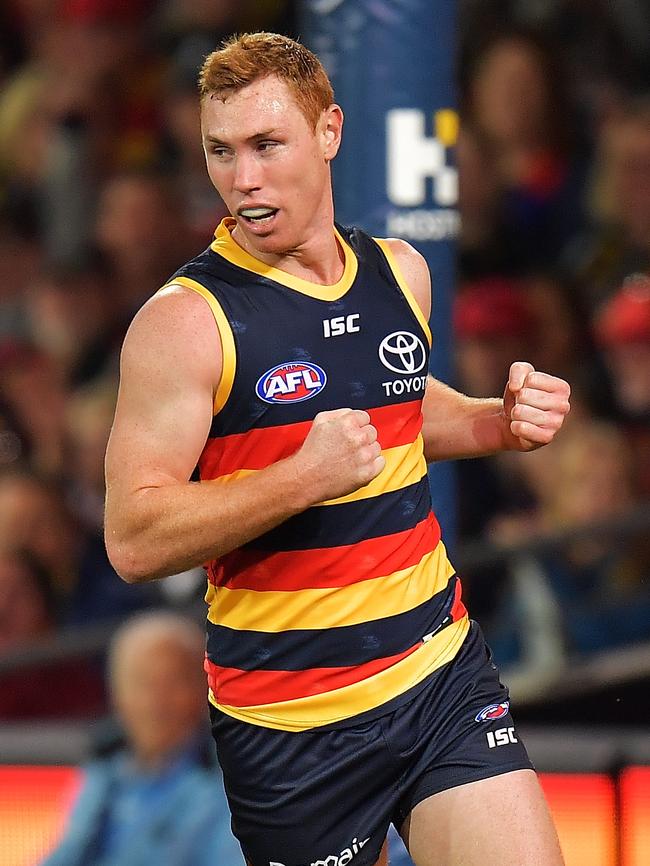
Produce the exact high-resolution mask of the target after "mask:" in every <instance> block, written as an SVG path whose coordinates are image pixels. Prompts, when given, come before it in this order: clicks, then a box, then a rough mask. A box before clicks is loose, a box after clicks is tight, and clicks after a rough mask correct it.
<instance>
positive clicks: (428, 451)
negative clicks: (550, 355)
mask: <svg viewBox="0 0 650 866" xmlns="http://www.w3.org/2000/svg"><path fill="white" fill-rule="evenodd" d="M389 244H390V246H391V250H392V252H393V255H394V256H395V258H396V259H397V261H398V264H399V266H400V269H401V271H402V274H403V276H404V278H405V280H406V282H407V284H408V286H409V288H410V289H411V292H412V293H413V295H414V296H415V299H416V301H417V302H418V304H419V306H420V308H421V309H422V312H423V313H424V315H425V317H426V318H427V319H428V318H429V316H430V314H431V278H430V275H429V268H428V266H427V263H426V260H425V259H424V258H423V256H421V255H420V253H418V252H417V251H416V250H415V249H413V247H412V246H411V245H410V244H407V243H406V242H405V241H401V240H396V239H390V240H389ZM569 395H570V388H569V385H568V383H567V382H565V381H564V380H563V379H558V378H557V377H556V376H551V375H549V374H548V373H542V372H539V371H536V370H535V369H534V368H533V366H532V365H531V364H528V363H526V362H523V361H517V362H515V363H513V364H512V365H511V367H510V371H509V375H508V382H507V383H506V387H505V390H504V394H503V398H495V399H487V400H485V399H478V398H475V397H466V396H465V395H464V394H460V393H459V392H458V391H455V390H454V389H453V388H450V387H449V386H448V385H445V384H443V383H442V382H439V381H438V380H437V379H434V378H433V377H429V379H428V382H427V388H426V392H425V396H424V401H423V404H422V412H423V415H424V424H423V428H422V435H423V437H424V454H425V457H426V459H427V461H429V462H432V461H434V460H451V459H456V458H462V457H481V456H485V455H487V454H493V453H495V452H497V451H505V450H515V451H532V450H534V449H535V448H540V447H541V446H542V445H547V444H548V443H549V442H551V441H552V439H553V438H554V436H555V434H556V433H557V431H558V430H559V429H560V427H561V426H562V423H563V422H564V418H565V416H566V414H567V413H568V411H569Z"/></svg>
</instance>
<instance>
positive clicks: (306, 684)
mask: <svg viewBox="0 0 650 866" xmlns="http://www.w3.org/2000/svg"><path fill="white" fill-rule="evenodd" d="M421 646H422V641H418V643H417V644H415V646H412V647H411V648H410V649H407V650H406V651H405V652H402V653H399V654H398V655H394V656H388V657H387V658H382V659H375V660H373V661H371V662H366V664H363V665H353V666H352V667H345V668H309V669H308V670H304V671H242V670H239V669H238V668H222V667H220V666H219V665H215V664H214V663H213V662H211V661H210V660H209V659H208V658H206V660H205V670H206V673H207V675H208V684H209V686H210V688H211V689H212V693H213V694H214V696H215V697H216V699H217V701H219V703H220V704H226V705H228V706H232V707H246V706H253V705H257V704H273V703H275V702H276V701H291V700H294V699H295V698H306V697H309V695H320V694H323V693H324V692H330V691H333V690H334V689H340V688H343V686H349V685H351V684H352V683H356V682H360V681H361V680H364V679H367V678H368V677H371V676H373V674H378V673H380V672H381V671H384V670H386V669H387V668H389V667H392V666H393V665H394V664H397V662H400V661H402V659H405V658H406V657H407V656H409V655H411V653H413V652H415V650H416V649H418V648H419V647H421Z"/></svg>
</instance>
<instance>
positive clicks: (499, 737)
mask: <svg viewBox="0 0 650 866" xmlns="http://www.w3.org/2000/svg"><path fill="white" fill-rule="evenodd" d="M486 737H487V741H488V746H489V747H490V748H491V749H494V748H496V747H497V746H507V745H508V743H518V742H519V740H518V739H517V737H516V736H515V729H514V728H499V730H498V731H488V732H487V734H486Z"/></svg>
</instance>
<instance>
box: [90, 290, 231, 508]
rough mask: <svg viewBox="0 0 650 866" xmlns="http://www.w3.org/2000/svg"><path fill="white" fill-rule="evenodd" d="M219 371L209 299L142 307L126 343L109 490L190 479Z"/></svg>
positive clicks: (205, 433)
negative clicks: (205, 302) (208, 305)
mask: <svg viewBox="0 0 650 866" xmlns="http://www.w3.org/2000/svg"><path fill="white" fill-rule="evenodd" d="M188 306H189V309H188ZM219 371H220V344H219V338H218V332H217V328H216V323H215V322H214V319H213V318H212V314H211V312H210V310H209V309H208V308H207V305H205V304H204V301H203V300H202V299H200V298H197V299H196V300H194V299H188V300H187V302H186V303H183V301H182V299H181V298H179V297H177V298H175V299H174V298H172V299H170V300H168V301H167V302H166V306H165V301H164V300H163V303H162V304H158V305H157V307H156V306H154V307H153V309H151V308H150V309H146V308H143V310H141V311H140V313H139V314H138V316H136V319H135V320H134V322H133V324H132V326H131V328H130V329H129V333H128V334H127V337H126V339H125V342H124V347H123V350H122V363H121V377H120V390H119V395H118V401H117V408H116V413H115V422H114V424H113V430H112V432H111V437H110V440H109V445H108V449H107V455H106V478H107V486H108V489H109V495H110V491H111V489H112V487H114V486H115V485H116V486H117V488H118V489H119V490H121V491H122V492H124V493H126V492H128V491H134V490H137V489H140V488H143V487H156V486H160V485H162V484H166V483H174V482H178V483H183V482H186V481H187V480H188V479H189V477H190V475H191V473H192V471H193V469H194V466H195V465H196V462H197V459H198V457H199V455H200V454H201V451H202V449H203V446H204V444H205V441H206V439H207V436H208V433H209V430H210V424H211V421H212V408H213V401H214V393H215V390H216V386H217V384H218V375H219Z"/></svg>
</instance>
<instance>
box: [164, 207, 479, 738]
mask: <svg viewBox="0 0 650 866" xmlns="http://www.w3.org/2000/svg"><path fill="white" fill-rule="evenodd" d="M234 225H235V223H234V220H232V219H231V218H227V219H225V220H224V221H223V222H222V223H221V224H220V226H219V227H218V229H217V231H216V232H215V239H214V242H213V243H212V244H211V246H210V247H209V248H208V249H207V250H205V252H203V253H202V254H201V255H199V256H197V257H196V258H195V259H193V260H192V261H190V262H188V263H187V264H186V265H184V266H183V267H182V268H180V270H179V271H178V272H177V273H176V274H175V275H174V277H173V278H172V279H171V280H170V282H173V283H175V284H181V285H184V286H186V287H188V288H190V289H192V290H194V291H196V292H198V293H199V294H200V295H202V296H203V297H204V298H205V300H206V301H207V302H208V304H209V305H210V307H211V309H212V312H213V314H214V316H215V319H216V321H217V325H218V328H219V332H220V337H221V343H222V349H223V373H222V377H221V380H220V383H219V386H218V389H217V393H216V397H215V405H214V418H213V421H212V426H211V429H210V434H209V437H208V440H207V442H206V444H205V447H204V449H203V452H202V454H201V456H200V459H199V462H198V466H197V470H196V473H195V478H197V480H200V481H208V480H210V481H215V482H216V483H219V484H222V485H223V495H224V496H227V495H228V484H231V483H232V482H233V481H236V479H238V478H242V477H245V476H248V475H254V474H255V473H256V472H259V471H261V470H263V469H264V468H265V467H266V466H269V465H270V464H272V463H274V462H276V461H278V460H281V459H283V458H285V457H288V456H290V455H291V454H293V453H295V451H297V450H298V448H299V447H300V446H301V445H302V443H303V442H304V440H305V437H306V436H307V433H308V431H309V429H310V426H311V423H312V421H313V419H314V416H315V415H316V414H317V413H319V412H323V411H327V410H332V409H339V408H341V407H349V408H352V409H364V410H366V411H367V412H368V413H369V414H370V419H371V423H372V424H373V425H374V426H375V427H376V428H377V432H378V441H379V443H380V445H381V448H382V454H383V456H384V458H385V460H386V465H385V468H384V469H383V470H382V471H381V472H380V473H379V475H378V476H377V477H376V478H375V479H374V480H373V481H371V482H370V483H369V484H367V485H366V486H365V487H362V488H361V489H360V490H357V491H355V492H353V493H351V494H349V495H347V496H342V497H340V498H338V499H333V500H329V501H327V502H321V503H319V504H318V505H316V506H314V507H312V508H309V509H307V510H306V511H303V512H302V513H300V514H298V515H296V516H294V517H291V518H289V519H288V520H286V521H285V522H283V523H282V524H280V525H279V526H277V527H276V528H275V529H272V530H271V531H269V532H267V533H265V534H264V535H262V536H260V537H258V538H256V539H254V540H253V541H251V542H249V543H247V544H245V545H243V546H242V547H240V548H238V549H237V550H234V551H232V552H231V553H228V554H226V555H224V556H222V557H220V558H219V559H218V560H215V561H213V562H210V563H208V565H207V572H208V581H209V583H208V590H207V594H206V601H207V604H208V617H207V651H206V662H205V666H206V671H207V674H208V683H209V697H210V701H211V702H212V703H213V704H214V705H215V706H216V707H218V708H219V709H220V710H221V711H222V712H224V713H226V714H228V715H230V716H233V717H234V718H236V719H240V720H242V721H246V722H250V723H252V724H256V725H262V726H266V727H270V728H277V729H281V730H289V731H298V730H304V729H309V728H314V727H318V726H322V725H329V724H336V723H344V722H345V720H348V719H351V718H353V717H355V716H358V715H360V714H364V718H365V714H368V713H370V714H371V715H372V714H373V713H374V712H376V713H379V712H381V711H385V709H386V705H387V704H389V703H390V705H391V706H392V705H393V704H395V703H399V699H400V697H401V696H404V695H406V694H407V693H408V692H409V691H410V690H411V689H413V688H414V687H415V686H417V685H418V684H419V683H423V682H424V680H425V678H426V677H427V676H428V674H430V673H431V672H432V671H434V670H436V669H437V668H439V667H440V666H441V665H443V664H445V663H446V662H448V661H450V660H451V659H452V658H453V657H454V656H455V654H456V653H457V651H458V649H459V648H460V645H461V644H462V642H463V640H464V638H465V635H466V634H467V631H468V628H469V624H468V619H467V613H466V610H465V608H464V606H463V603H462V601H461V598H460V595H461V589H460V581H459V580H458V578H457V576H456V575H455V574H454V571H453V568H452V567H451V565H450V563H449V560H448V559H447V555H446V552H445V548H444V545H443V543H442V541H441V540H440V529H439V526H438V522H437V521H436V518H435V516H434V514H433V512H432V510H431V497H430V491H429V481H428V476H427V469H426V463H425V459H424V449H423V439H422V432H421V431H422V412H421V407H422V398H423V395H424V389H425V384H426V376H427V370H428V359H429V350H430V342H431V335H430V332H429V327H428V323H427V321H426V319H425V318H424V316H423V314H422V312H421V310H420V308H419V306H418V304H417V302H416V300H415V298H414V297H413V295H412V294H411V292H410V290H409V288H408V286H407V285H406V283H405V281H404V279H403V276H402V275H401V273H400V271H399V266H398V264H397V262H396V260H395V258H394V256H393V255H392V253H391V250H390V248H389V246H388V244H387V243H386V242H385V241H382V240H376V239H372V238H370V237H368V236H367V235H365V234H364V233H363V232H361V231H360V230H358V229H343V228H340V227H338V226H337V227H336V229H335V231H336V235H337V239H338V242H339V244H340V247H341V249H342V251H343V253H344V256H345V265H344V271H343V275H342V277H341V279H340V280H339V281H338V282H337V283H336V284H334V285H329V286H324V285H318V284H314V283H310V282H307V281H305V280H303V279H301V278H299V277H296V276H293V275H291V274H288V273H286V272H284V271H281V270H279V269H277V268H274V267H271V266H269V265H266V264H265V263H263V262H261V261H259V260H258V259H256V258H254V257H253V256H251V255H250V254H249V253H247V252H246V251H244V250H243V249H242V248H241V247H239V245H238V244H237V243H236V242H235V241H234V240H233V239H232V237H231V231H232V229H233V227H234ZM278 496H282V490H278Z"/></svg>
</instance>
